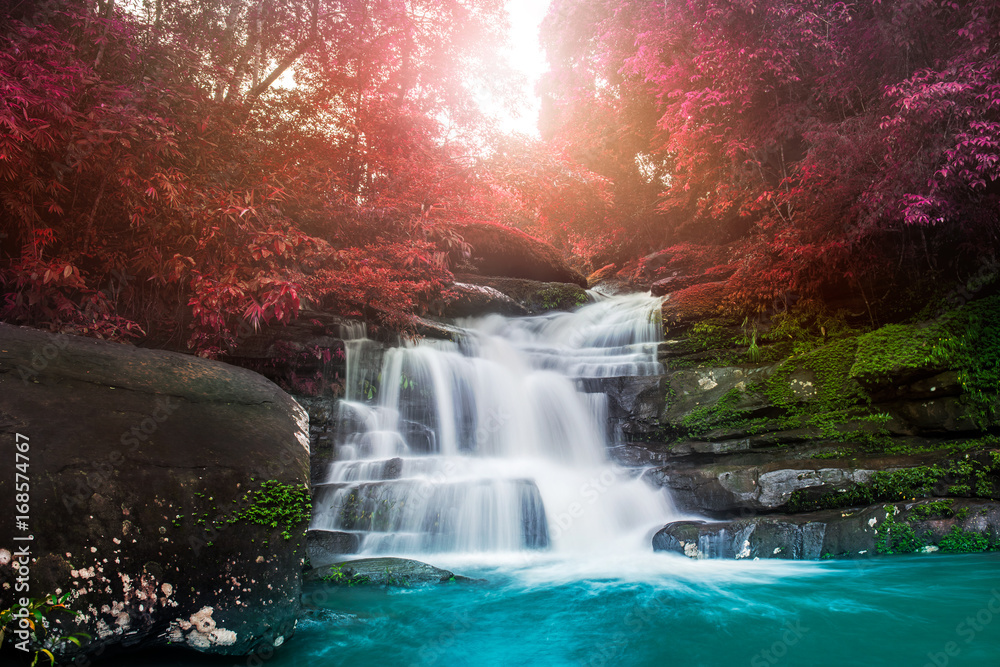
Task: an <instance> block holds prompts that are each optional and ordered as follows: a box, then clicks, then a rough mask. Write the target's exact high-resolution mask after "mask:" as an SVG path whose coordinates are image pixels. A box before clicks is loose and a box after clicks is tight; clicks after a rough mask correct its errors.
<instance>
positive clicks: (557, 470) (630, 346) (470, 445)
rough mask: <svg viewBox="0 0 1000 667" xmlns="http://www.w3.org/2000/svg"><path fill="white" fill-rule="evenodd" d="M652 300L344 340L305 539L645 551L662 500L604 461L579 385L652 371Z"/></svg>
mask: <svg viewBox="0 0 1000 667" xmlns="http://www.w3.org/2000/svg"><path fill="white" fill-rule="evenodd" d="M661 301H662V299H659V298H655V297H649V296H646V295H628V296H616V297H609V298H605V299H602V300H600V301H598V302H597V303H594V304H591V305H587V306H584V307H582V308H579V309H577V310H576V311H574V312H572V313H550V314H546V315H542V316H536V317H520V318H508V317H501V316H499V315H490V316H488V317H484V318H479V319H473V320H465V321H463V322H462V323H461V324H462V327H463V332H464V333H463V335H461V336H460V337H459V340H458V341H457V342H450V341H437V340H422V341H419V342H418V343H416V344H411V345H407V346H405V347H399V348H393V349H389V350H382V349H381V348H380V347H379V346H378V345H376V344H374V343H372V342H371V341H367V340H365V339H363V338H361V339H357V340H354V341H351V342H350V343H349V344H348V346H347V365H348V366H347V367H348V374H347V383H348V387H347V391H346V399H345V400H343V401H340V403H339V406H338V426H337V429H338V430H337V433H336V438H335V444H336V447H337V460H336V461H335V462H334V463H333V464H332V466H331V469H330V472H329V476H328V478H327V481H326V483H324V484H321V485H318V487H317V490H316V494H315V498H314V507H315V509H314V516H313V521H312V526H311V528H312V529H315V530H329V531H348V532H355V533H358V534H359V535H360V537H361V541H360V543H361V551H362V553H366V554H400V553H407V554H414V553H425V552H461V553H464V552H508V551H522V550H528V549H551V550H556V551H562V550H565V551H581V550H587V549H591V548H593V547H594V545H600V544H607V543H609V541H610V540H615V539H618V538H621V537H623V536H640V537H641V539H644V540H645V544H646V545H647V547H648V544H649V542H648V535H647V533H648V532H649V531H650V530H651V529H653V528H658V527H660V526H661V525H662V524H663V523H664V521H665V520H666V519H668V518H669V514H670V512H671V508H670V505H669V501H668V499H667V498H666V497H665V496H664V494H663V492H662V491H658V490H654V489H653V488H651V487H649V486H648V485H647V484H646V483H645V482H644V481H642V480H641V479H639V478H638V476H637V474H636V471H635V470H629V469H624V468H620V467H618V466H615V465H613V464H612V463H611V462H610V461H609V459H608V456H607V447H608V444H609V435H608V431H609V429H608V420H607V413H608V406H607V397H606V396H605V395H604V394H600V393H585V392H584V391H583V385H584V380H588V379H594V378H613V377H621V376H636V375H653V374H659V373H661V372H662V367H661V366H660V364H659V363H657V361H656V350H657V345H658V343H659V341H660V340H661V338H662V330H661V324H660V316H659V312H660V304H661ZM594 384H595V383H593V382H589V383H587V386H594ZM598 384H599V383H598ZM639 541H641V540H637V541H636V543H637V544H638V543H639Z"/></svg>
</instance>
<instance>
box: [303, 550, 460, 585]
mask: <svg viewBox="0 0 1000 667" xmlns="http://www.w3.org/2000/svg"><path fill="white" fill-rule="evenodd" d="M305 580H306V581H307V582H309V583H325V584H334V585H351V586H396V587H400V588H408V587H411V586H419V585H427V584H447V583H454V582H462V583H468V582H472V581H475V580H474V579H470V578H469V577H463V576H461V575H457V574H454V573H453V572H449V571H448V570H442V569H441V568H439V567H434V566H433V565H428V564H427V563H422V562H420V561H418V560H410V559H408V558H390V557H384V558H362V559H359V560H348V561H342V562H340V563H336V564H334V565H328V566H326V567H319V568H314V569H312V570H310V571H309V572H306V574H305Z"/></svg>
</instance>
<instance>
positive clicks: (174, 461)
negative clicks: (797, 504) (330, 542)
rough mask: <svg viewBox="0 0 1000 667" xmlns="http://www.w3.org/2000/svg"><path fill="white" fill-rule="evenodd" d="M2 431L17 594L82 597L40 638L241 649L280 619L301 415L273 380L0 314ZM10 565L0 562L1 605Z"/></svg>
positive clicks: (288, 585) (289, 625)
mask: <svg viewBox="0 0 1000 667" xmlns="http://www.w3.org/2000/svg"><path fill="white" fill-rule="evenodd" d="M0 440H3V441H4V443H5V445H4V450H5V451H9V452H13V451H14V445H15V442H16V441H21V442H27V443H28V447H27V448H26V449H27V452H26V455H27V456H28V457H29V460H30V468H28V475H29V477H30V512H29V513H28V514H29V517H30V518H29V519H28V525H29V530H28V531H22V530H21V529H20V528H18V529H17V530H15V526H14V525H13V522H14V516H13V513H12V512H9V511H5V512H2V513H0V541H2V543H0V548H2V549H6V550H8V551H11V552H15V553H16V548H17V547H20V546H22V545H23V544H28V545H29V546H30V550H31V557H32V559H33V560H32V564H31V567H30V593H29V594H28V595H30V597H34V598H42V597H44V596H46V595H48V594H53V593H58V592H63V593H66V592H69V593H70V594H71V598H70V599H69V600H68V602H67V604H68V606H69V607H70V608H71V609H73V610H76V611H80V612H82V614H83V615H82V616H80V617H79V618H78V621H77V622H76V623H75V624H74V623H67V622H66V620H65V618H66V616H65V615H62V620H57V621H56V622H55V623H54V625H53V627H52V628H51V630H50V632H51V635H50V636H51V637H58V636H59V635H60V633H62V632H67V631H72V630H82V631H85V632H87V633H88V634H90V635H91V637H92V641H90V642H89V643H87V644H85V646H84V648H83V652H84V653H88V654H96V653H101V652H103V653H104V654H105V655H106V654H108V653H109V652H114V651H116V650H120V649H125V648H140V647H153V646H163V645H167V644H175V645H183V646H188V647H190V648H193V649H196V650H199V651H203V652H206V653H215V654H223V655H247V654H250V653H253V652H254V651H256V650H258V649H264V648H269V647H272V646H274V645H276V644H280V643H281V642H283V641H284V639H286V638H287V637H289V636H290V635H291V634H292V632H293V631H294V628H295V623H296V614H297V611H298V607H299V595H300V590H301V566H302V561H303V557H304V555H305V554H304V540H303V537H302V534H303V530H304V527H305V523H304V521H305V520H306V519H307V518H308V491H307V487H306V486H305V485H306V484H307V483H308V474H309V449H308V447H309V441H308V424H307V421H306V415H305V413H304V411H303V410H302V408H300V407H299V405H298V404H297V403H296V402H295V401H294V400H292V399H291V398H290V397H289V396H288V395H286V394H285V393H284V392H282V391H281V390H280V389H279V388H278V387H276V386H275V385H274V384H272V383H271V382H270V381H268V380H266V379H265V378H263V377H261V376H260V375H257V374H256V373H253V372H250V371H247V370H244V369H239V368H234V367H231V366H228V365H226V364H223V363H218V362H212V361H206V360H202V359H197V358H194V357H191V356H187V355H181V354H175V353H171V352H160V351H152V350H143V349H137V348H134V347H131V346H126V345H120V344H114V343H108V342H104V341H97V340H92V339H84V338H77V337H73V336H58V335H52V334H47V333H43V332H39V331H35V330H29V329H23V328H18V327H12V326H8V325H2V324H0ZM11 458H12V459H13V456H11ZM13 484H14V468H13V466H12V465H8V466H3V467H2V468H0V495H2V496H4V497H6V498H13V497H14V486H13ZM272 521H273V522H275V524H276V525H277V527H272V526H271V525H263V524H270V523H271V522H272ZM28 533H30V534H31V535H33V538H34V539H33V540H31V541H30V542H16V541H12V540H11V537H12V536H23V535H26V534H28ZM0 562H2V561H0ZM14 577H15V573H14V571H13V568H12V567H11V566H10V565H9V564H6V563H4V564H2V565H0V583H2V584H3V587H2V588H0V608H6V607H8V606H10V605H11V604H12V602H13V599H12V597H13V595H12V594H13V590H11V589H10V588H8V584H12V583H13V580H14ZM67 626H75V627H67ZM59 644H60V642H58V641H57V646H58V645H59ZM66 646H69V645H66Z"/></svg>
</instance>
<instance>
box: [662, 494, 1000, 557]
mask: <svg viewBox="0 0 1000 667" xmlns="http://www.w3.org/2000/svg"><path fill="white" fill-rule="evenodd" d="M976 540H981V543H982V544H989V543H990V542H996V541H998V540H1000V507H998V506H997V504H996V503H991V502H983V501H975V500H955V501H952V502H949V503H947V504H942V501H931V500H924V501H919V502H909V503H890V504H884V505H883V504H878V505H871V506H869V507H863V508H856V509H848V510H824V511H819V512H806V513H802V514H792V515H787V514H784V515H769V516H755V517H750V518H745V519H737V520H733V521H722V522H706V521H675V522H674V523H670V524H667V525H666V526H664V528H663V529H662V530H660V531H659V532H658V533H656V535H654V536H653V549H654V550H655V551H673V552H676V553H680V554H684V555H686V556H689V557H691V558H735V559H742V558H786V559H794V560H800V559H805V560H815V559H817V558H824V557H826V558H829V557H833V556H851V557H858V556H875V555H880V554H891V553H909V552H913V551H920V552H923V553H928V552H931V551H939V550H943V551H959V550H962V547H963V546H966V545H965V544H963V541H966V542H975V541H976Z"/></svg>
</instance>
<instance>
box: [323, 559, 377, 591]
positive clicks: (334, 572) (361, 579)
mask: <svg viewBox="0 0 1000 667" xmlns="http://www.w3.org/2000/svg"><path fill="white" fill-rule="evenodd" d="M343 567H344V566H343V563H337V564H335V565H331V566H330V567H329V568H328V570H327V573H326V574H325V575H323V576H322V577H320V580H322V581H325V582H326V583H328V584H335V585H337V586H349V587H350V586H360V585H363V584H370V583H371V581H372V580H371V577H369V576H368V575H365V574H348V573H347V572H344V570H343Z"/></svg>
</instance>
